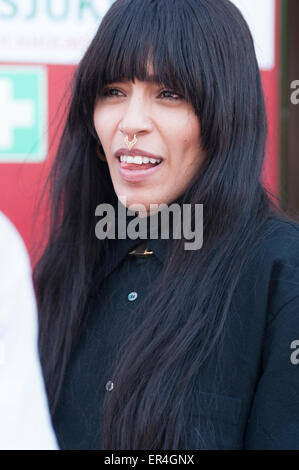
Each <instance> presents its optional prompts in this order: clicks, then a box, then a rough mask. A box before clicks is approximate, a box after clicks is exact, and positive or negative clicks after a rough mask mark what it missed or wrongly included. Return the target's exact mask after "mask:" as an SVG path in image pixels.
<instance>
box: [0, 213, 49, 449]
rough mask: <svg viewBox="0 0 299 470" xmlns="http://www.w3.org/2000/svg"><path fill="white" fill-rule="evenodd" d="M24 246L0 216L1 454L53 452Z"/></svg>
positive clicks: (18, 236) (28, 266) (35, 315)
mask: <svg viewBox="0 0 299 470" xmlns="http://www.w3.org/2000/svg"><path fill="white" fill-rule="evenodd" d="M37 341H38V317H37V307H36V300H35V296H34V291H33V285H32V280H31V266H30V261H29V256H28V254H27V251H26V247H25V244H24V242H23V240H22V238H21V236H20V235H19V233H18V232H17V230H16V229H15V227H14V226H13V225H12V223H11V222H10V221H9V220H8V219H7V218H6V217H5V216H4V214H3V213H2V212H0V449H2V450H56V449H58V445H57V441H56V437H55V434H54V431H53V428H52V423H51V419H50V413H49V408H48V400H47V396H46V391H45V386H44V381H43V376H42V370H41V365H40V361H39V355H38V346H37Z"/></svg>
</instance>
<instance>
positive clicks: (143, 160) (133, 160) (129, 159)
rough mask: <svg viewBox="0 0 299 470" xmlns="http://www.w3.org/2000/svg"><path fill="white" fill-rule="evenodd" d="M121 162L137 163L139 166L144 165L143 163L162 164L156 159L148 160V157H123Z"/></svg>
mask: <svg viewBox="0 0 299 470" xmlns="http://www.w3.org/2000/svg"><path fill="white" fill-rule="evenodd" d="M120 161H121V162H126V163H135V164H137V165H142V164H143V163H145V164H146V163H149V162H151V163H160V162H161V160H159V159H156V158H148V157H141V156H136V157H131V156H128V155H121V157H120Z"/></svg>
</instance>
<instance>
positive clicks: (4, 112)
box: [0, 66, 48, 163]
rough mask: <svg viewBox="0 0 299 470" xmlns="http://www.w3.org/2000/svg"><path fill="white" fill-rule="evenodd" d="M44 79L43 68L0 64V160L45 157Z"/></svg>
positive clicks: (30, 160)
mask: <svg viewBox="0 0 299 470" xmlns="http://www.w3.org/2000/svg"><path fill="white" fill-rule="evenodd" d="M46 81H47V75H46V69H45V68H43V67H5V66H4V67H3V66H2V67H1V66H0V109H1V111H0V162H3V161H4V162H10V163H15V162H22V163H25V162H39V161H42V160H45V158H46V156H47V127H46V122H47V104H48V103H47V99H48V95H47V84H46Z"/></svg>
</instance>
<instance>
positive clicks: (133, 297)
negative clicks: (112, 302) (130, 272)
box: [128, 292, 138, 302]
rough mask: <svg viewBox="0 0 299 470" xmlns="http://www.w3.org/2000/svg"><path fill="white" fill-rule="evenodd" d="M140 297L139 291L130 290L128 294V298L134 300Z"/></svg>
mask: <svg viewBox="0 0 299 470" xmlns="http://www.w3.org/2000/svg"><path fill="white" fill-rule="evenodd" d="M137 297H138V294H137V292H130V294H129V295H128V299H129V300H130V301H131V302H132V301H133V300H136V299H137Z"/></svg>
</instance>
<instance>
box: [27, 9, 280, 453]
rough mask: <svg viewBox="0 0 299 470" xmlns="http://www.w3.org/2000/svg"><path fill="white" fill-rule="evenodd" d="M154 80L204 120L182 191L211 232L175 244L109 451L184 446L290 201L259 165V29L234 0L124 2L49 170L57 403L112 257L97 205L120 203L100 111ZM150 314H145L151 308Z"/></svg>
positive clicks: (154, 288) (44, 300) (128, 369)
mask: <svg viewBox="0 0 299 470" xmlns="http://www.w3.org/2000/svg"><path fill="white" fill-rule="evenodd" d="M149 61H150V63H152V64H153V70H154V79H155V80H156V81H158V82H159V83H163V84H165V86H169V88H170V89H172V90H175V91H176V92H178V93H181V94H182V95H183V96H184V97H185V99H186V100H188V101H189V102H190V103H191V104H192V106H193V108H194V110H195V113H196V115H197V116H198V119H199V120H200V125H201V142H202V147H203V149H204V150H205V152H206V159H205V161H204V163H203V164H202V166H201V168H200V171H199V173H198V174H197V175H196V178H194V180H193V181H192V184H190V187H189V188H188V189H187V191H186V192H185V193H184V194H183V198H182V203H189V204H196V203H200V204H203V205H204V244H203V247H202V249H201V250H198V251H192V252H186V251H185V250H184V240H175V241H174V243H171V244H170V250H171V251H170V256H169V258H168V260H167V263H166V265H165V266H164V267H163V270H162V272H161V276H160V277H159V278H158V279H157V280H153V282H152V284H151V289H150V292H149V293H148V297H147V298H146V299H145V302H144V303H143V304H142V305H140V312H143V314H142V315H141V314H140V316H139V315H138V314H136V317H138V318H140V319H142V321H140V324H138V325H135V328H134V329H132V332H131V334H130V335H128V337H127V338H126V340H125V342H124V343H123V344H122V347H121V353H120V354H119V355H118V357H117V358H115V362H114V365H113V374H112V375H111V376H112V377H117V387H115V389H114V390H113V393H109V394H106V397H105V401H104V405H103V407H104V408H103V409H104V420H103V444H102V445H103V448H104V449H178V448H180V446H182V442H183V440H184V436H185V432H186V426H188V423H187V422H186V407H187V405H188V404H190V403H192V400H193V399H194V394H195V393H197V392H198V390H199V389H200V371H201V368H202V367H203V365H204V364H205V363H206V361H207V360H208V359H209V357H210V356H211V354H215V352H216V351H217V350H218V349H219V345H220V344H221V338H223V331H224V326H225V321H226V317H227V315H228V312H229V307H230V303H231V300H232V296H233V293H234V291H235V288H236V286H237V283H238V280H239V278H240V275H241V273H242V272H243V270H244V268H245V266H246V264H247V263H248V261H249V259H250V256H251V255H252V253H253V252H254V248H255V246H256V245H257V243H258V241H259V239H260V237H261V236H262V233H263V227H264V224H265V221H266V220H267V219H268V217H269V216H271V214H272V215H273V213H275V212H278V211H279V209H277V208H276V207H275V204H274V203H273V201H272V199H271V197H270V196H269V193H268V192H267V190H266V189H265V188H264V187H263V184H262V181H261V174H262V168H263V162H264V156H265V145H266V138H267V121H266V112H265V104H264V97H263V91H262V85H261V78H260V71H259V67H258V63H257V60H256V55H255V51H254V45H253V40H252V37H251V34H250V31H249V28H248V25H247V24H246V22H245V21H244V19H243V17H242V15H241V13H240V12H239V10H238V9H237V8H236V7H235V6H234V5H233V4H232V3H231V2H230V1H228V0H184V1H182V0H117V1H116V2H115V3H114V4H113V5H112V7H111V8H110V10H109V11H108V13H107V14H106V16H105V17H104V19H103V20H102V22H101V25H100V27H99V29H98V32H97V34H96V36H95V37H94V39H93V41H92V42H91V44H90V46H89V48H88V50H87V52H86V54H85V56H84V58H83V59H82V61H81V63H80V65H79V67H78V68H77V70H76V73H75V77H74V82H73V85H74V86H73V90H72V97H71V101H70V106H69V112H68V117H67V121H66V124H65V128H64V131H63V135H62V138H61V142H60V146H59V149H58V153H57V158H56V160H55V163H54V165H53V168H52V171H51V174H50V177H49V182H50V189H51V191H50V200H51V212H50V231H49V239H48V242H47V245H46V248H45V250H44V252H43V254H42V256H41V258H40V260H39V262H38V263H37V264H36V267H35V269H34V282H35V286H36V292H37V297H38V306H39V322H40V337H39V344H40V355H41V361H42V366H43V371H44V375H45V380H46V387H47V391H48V396H49V402H50V407H51V412H52V414H53V413H54V411H55V407H56V405H57V402H58V399H59V395H60V392H61V387H62V383H63V379H64V374H65V370H66V366H67V363H68V360H69V358H70V354H71V351H72V348H73V347H74V344H75V343H76V341H77V339H78V337H79V334H80V331H81V326H82V322H83V320H84V312H85V308H86V305H87V302H88V298H89V294H90V292H91V289H92V283H93V276H94V274H95V273H96V270H97V267H98V266H99V265H100V263H101V259H102V255H103V249H104V248H103V246H104V245H103V242H102V241H100V240H98V239H97V238H96V237H95V230H94V229H95V223H96V221H95V208H96V206H97V205H98V204H100V203H102V202H106V203H107V202H111V203H112V202H113V201H114V200H115V193H114V189H113V186H112V181H111V178H110V174H109V169H108V165H107V164H105V163H104V162H102V161H101V160H100V159H99V158H97V156H96V145H100V144H101V142H99V139H98V136H97V134H96V132H95V128H94V123H93V110H94V105H95V102H96V100H97V97H98V96H100V95H101V93H102V90H103V87H104V86H105V85H106V84H107V83H112V82H115V81H120V80H124V79H127V80H132V81H134V80H135V78H137V79H138V80H141V81H144V80H148V79H149V76H148V71H149V67H148V64H149ZM144 312H146V315H144Z"/></svg>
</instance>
